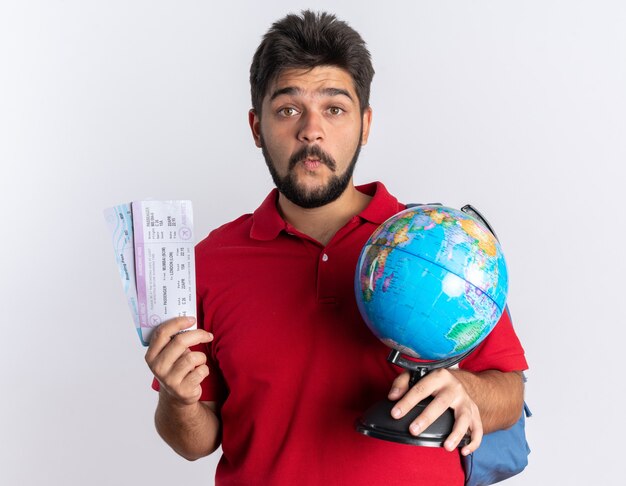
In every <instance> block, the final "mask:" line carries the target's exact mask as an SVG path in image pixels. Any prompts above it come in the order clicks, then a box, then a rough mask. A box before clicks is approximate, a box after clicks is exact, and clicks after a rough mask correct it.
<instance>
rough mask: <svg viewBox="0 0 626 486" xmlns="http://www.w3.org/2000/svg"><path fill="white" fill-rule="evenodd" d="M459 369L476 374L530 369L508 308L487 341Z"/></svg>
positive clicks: (461, 363)
mask: <svg viewBox="0 0 626 486" xmlns="http://www.w3.org/2000/svg"><path fill="white" fill-rule="evenodd" d="M459 368H461V369H464V370H467V371H474V372H478V371H485V370H498V371H503V372H508V371H524V370H527V369H528V363H527V362H526V357H525V355H524V349H523V348H522V345H521V343H520V341H519V338H518V337H517V334H515V330H514V329H513V323H512V322H511V315H510V313H509V309H508V307H507V308H506V309H505V311H504V312H503V313H502V317H500V320H499V321H498V323H497V324H496V326H495V327H494V328H493V330H492V331H491V333H489V335H488V336H487V337H486V338H485V340H484V341H483V342H482V343H480V344H479V345H478V347H477V348H476V349H475V350H474V352H473V353H471V354H470V355H469V356H468V357H467V358H465V359H464V360H463V361H461V362H460V363H459Z"/></svg>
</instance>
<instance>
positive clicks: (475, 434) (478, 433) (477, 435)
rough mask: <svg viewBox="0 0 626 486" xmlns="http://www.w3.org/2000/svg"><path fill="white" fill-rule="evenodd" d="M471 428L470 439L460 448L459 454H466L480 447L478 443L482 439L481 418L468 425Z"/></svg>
mask: <svg viewBox="0 0 626 486" xmlns="http://www.w3.org/2000/svg"><path fill="white" fill-rule="evenodd" d="M470 429H471V440H470V443H469V444H467V445H466V446H465V447H463V448H462V449H461V454H463V455H464V456H467V455H469V454H471V453H472V452H474V451H475V450H476V449H478V447H480V443H481V442H482V440H483V424H482V421H481V420H478V423H474V424H473V425H471V426H470Z"/></svg>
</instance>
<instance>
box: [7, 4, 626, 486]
mask: <svg viewBox="0 0 626 486" xmlns="http://www.w3.org/2000/svg"><path fill="white" fill-rule="evenodd" d="M409 3H410V4H411V6H409ZM625 5H626V4H625V3H623V2H620V1H619V0H615V1H602V0H595V1H591V0H590V1H575V0H568V1H566V0H563V1H557V0H541V1H538V0H527V1H523V2H522V1H517V2H515V1H505V0H501V1H495V0H493V1H473V2H464V1H438V2H435V1H431V2H424V1H419V2H392V1H385V2H380V1H375V2H374V1H371V2H365V3H362V2H359V1H357V0H352V1H346V2H329V1H319V2H315V8H319V9H323V8H328V9H331V10H333V11H335V12H336V13H337V14H338V15H339V16H340V17H341V18H343V19H345V20H348V21H349V22H350V23H351V24H352V25H353V26H354V27H355V28H356V29H357V30H359V31H360V32H361V33H362V35H363V36H364V38H365V39H366V40H367V42H368V44H369V46H370V49H371V51H372V54H373V57H374V63H375V67H376V71H377V73H376V76H375V79H374V84H373V92H372V100H371V101H372V105H373V108H374V114H375V118H374V125H373V132H372V135H371V137H370V143H369V145H368V146H367V147H366V149H365V150H364V151H363V153H362V157H361V160H360V162H359V166H358V169H357V173H356V179H357V182H366V181H369V180H372V179H381V180H383V181H385V183H386V184H387V186H388V187H389V188H390V190H391V191H392V192H394V193H396V194H397V195H398V196H399V197H400V198H401V199H402V200H404V201H414V202H426V201H434V200H437V201H443V202H446V203H448V204H449V205H457V206H458V205H461V204H463V203H466V202H472V203H474V204H475V205H476V206H478V207H479V208H480V209H481V210H483V212H484V213H485V214H486V215H487V216H488V218H489V219H490V221H491V222H492V223H493V225H494V226H495V228H496V230H497V232H498V234H499V235H500V237H501V240H502V242H503V246H504V249H505V253H506V255H507V258H508V262H509V267H510V275H511V293H510V305H511V308H512V312H513V316H514V318H515V322H516V326H517V331H518V333H519V335H520V337H521V338H522V340H523V344H524V346H525V348H526V352H527V356H528V359H529V361H530V364H531V367H532V368H531V371H530V372H529V378H530V381H529V383H528V388H527V399H528V402H529V403H530V405H531V407H532V408H533V410H534V412H535V416H534V418H533V419H532V420H530V421H529V424H528V435H529V438H530V442H531V446H532V449H533V453H532V455H531V458H530V466H529V468H528V469H527V471H525V472H524V473H523V474H522V475H521V476H519V477H518V478H515V479H513V480H510V481H509V482H508V483H507V484H511V485H515V484H520V485H521V484H531V485H562V484H568V485H589V484H602V485H613V484H621V482H620V480H619V479H618V478H619V477H620V475H621V473H622V469H623V467H621V465H622V463H623V452H622V442H623V432H624V424H623V413H622V408H623V407H622V406H621V401H620V398H621V395H623V391H624V385H623V379H621V375H622V373H621V372H620V371H621V370H620V364H621V361H622V360H621V359H620V358H621V356H620V354H621V353H622V351H623V349H624V348H623V343H624V342H625V341H626V335H625V331H624V328H625V324H626V322H625V318H624V312H623V310H622V309H623V302H624V291H625V290H626V286H625V284H624V278H625V277H624V275H626V263H625V262H626V259H625V258H624V240H625V237H626V231H625V230H624V224H623V219H624V216H623V210H624V196H623V194H624V193H623V189H622V187H621V186H623V182H624V180H625V177H624V171H623V165H624V163H625V162H626V88H625V87H626V28H625V27H624V26H626V6H625ZM306 6H307V5H306V4H305V3H300V4H297V3H296V2H289V1H272V2H252V1H250V2H241V1H230V2H225V3H224V4H220V5H217V4H215V3H214V2H208V1H207V2H200V1H183V2H173V1H172V2H167V1H162V0H151V1H149V0H145V1H106V2H105V1H100V2H97V1H60V0H57V1H52V0H51V1H40V2H35V1H17V0H16V1H6V0H5V1H2V2H1V3H0V162H1V164H2V165H1V167H2V172H1V174H2V175H1V178H0V195H1V197H2V206H3V207H4V210H3V214H2V220H1V223H0V224H1V227H2V237H1V243H0V245H1V250H2V252H1V255H2V260H1V261H2V264H1V269H2V278H1V279H0V286H1V287H0V290H1V291H0V299H1V305H2V307H1V308H2V311H1V315H2V338H1V339H0V364H1V366H0V437H1V439H0V483H1V484H3V485H4V484H6V485H43V484H46V485H47V484H53V485H80V484H90V485H105V484H106V485H108V484H111V485H126V484H128V485H130V484H149V485H154V486H156V485H170V484H192V482H193V484H212V478H213V473H214V467H215V464H216V461H217V457H211V458H209V459H207V460H203V461H199V462H197V463H193V464H189V463H187V462H185V461H184V460H182V459H179V458H177V457H176V456H175V455H174V454H173V453H172V452H171V451H170V450H169V449H168V448H167V447H166V446H165V445H164V444H162V443H161V442H160V440H159V439H158V437H157V435H156V433H155V432H154V431H153V427H152V414H153V409H154V405H155V398H156V397H155V394H154V393H153V392H152V391H151V390H150V389H149V384H150V373H149V371H148V369H147V367H146V366H145V364H144V361H143V353H144V350H143V349H142V348H141V347H140V345H139V342H138V339H137V336H136V335H135V332H134V329H133V326H132V323H131V320H130V317H129V313H128V310H127V308H126V304H125V301H124V298H123V295H122V291H121V287H120V283H119V281H118V277H117V275H116V270H115V266H114V263H113V255H112V251H111V248H110V243H109V238H108V235H107V232H106V229H105V225H104V222H103V218H102V213H101V212H102V209H103V208H105V207H107V206H109V205H112V204H115V203H119V202H123V201H129V200H131V199H138V198H144V197H154V198H190V199H192V200H193V201H194V204H195V212H196V224H197V228H198V230H199V232H200V233H203V234H206V233H207V232H208V231H209V230H210V229H211V228H212V227H215V226H216V225H218V224H221V223H222V222H225V221H227V220H230V219H233V218H234V217H236V216H238V215H239V214H241V213H243V212H249V211H251V210H253V209H254V208H256V206H257V205H258V203H259V202H260V201H261V199H262V198H263V196H264V195H265V194H266V193H267V191H268V190H269V189H270V188H271V180H270V178H269V176H268V175H267V174H266V169H265V166H264V163H263V161H262V158H261V155H260V153H259V152H258V150H257V149H256V148H255V147H254V145H253V143H252V140H251V138H250V135H249V131H248V127H247V110H248V108H249V104H250V103H249V94H248V93H249V92H248V84H247V75H248V74H247V73H248V67H249V62H250V59H251V57H252V54H253V52H254V49H255V48H256V45H257V44H258V41H259V40H260V37H261V35H262V34H263V32H264V31H265V30H266V29H267V27H268V26H269V25H270V23H271V22H272V21H273V20H275V19H277V18H279V17H281V16H282V15H284V14H285V13H286V12H288V11H298V10H299V9H300V8H301V7H306ZM619 391H621V392H622V393H621V394H618V392H619Z"/></svg>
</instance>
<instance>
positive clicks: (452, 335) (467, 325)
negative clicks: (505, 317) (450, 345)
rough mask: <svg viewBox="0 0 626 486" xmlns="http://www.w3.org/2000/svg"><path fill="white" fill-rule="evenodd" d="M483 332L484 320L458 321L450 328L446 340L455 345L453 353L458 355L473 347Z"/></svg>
mask: <svg viewBox="0 0 626 486" xmlns="http://www.w3.org/2000/svg"><path fill="white" fill-rule="evenodd" d="M484 330H485V321H484V319H475V320H471V321H459V322H456V323H454V325H453V326H452V327H451V328H450V331H449V332H448V333H447V334H446V338H448V339H450V340H451V341H453V342H454V343H455V346H454V351H453V352H455V353H459V352H463V351H465V350H467V349H470V348H471V347H473V346H474V344H475V343H476V341H477V340H478V338H479V337H480V335H481V334H482V333H483V331H484Z"/></svg>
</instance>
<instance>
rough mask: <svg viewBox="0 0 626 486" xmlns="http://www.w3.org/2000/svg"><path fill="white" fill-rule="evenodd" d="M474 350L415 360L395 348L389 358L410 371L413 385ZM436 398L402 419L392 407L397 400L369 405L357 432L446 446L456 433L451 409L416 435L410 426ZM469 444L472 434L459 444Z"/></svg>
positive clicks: (384, 437) (358, 422) (430, 398)
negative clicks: (453, 430) (447, 441)
mask: <svg viewBox="0 0 626 486" xmlns="http://www.w3.org/2000/svg"><path fill="white" fill-rule="evenodd" d="M473 350H474V349H470V350H469V351H466V352H465V353H462V354H461V355H459V356H454V357H452V358H448V359H444V360H439V361H429V362H416V361H411V360H409V359H407V358H405V357H403V356H402V355H401V354H400V352H399V351H397V350H392V351H391V353H389V356H388V357H387V361H389V362H390V363H393V364H395V365H397V366H400V367H401V368H404V369H405V370H408V371H409V372H410V379H409V388H410V387H412V386H413V385H415V384H416V383H417V382H418V381H419V380H421V379H422V378H423V377H424V376H426V375H427V374H428V373H429V372H431V371H433V370H436V369H439V368H448V367H450V366H454V365H455V364H457V363H458V362H459V361H461V360H462V359H463V358H465V357H466V356H468V355H469V354H470V353H471V352H472V351H473ZM432 400H433V398H432V397H428V398H425V399H424V400H422V401H421V402H420V403H418V404H417V405H416V406H415V407H413V408H412V409H411V410H410V411H409V412H408V413H407V414H406V415H405V416H404V417H402V418H400V419H395V418H393V417H392V416H391V409H392V408H393V406H394V405H395V404H396V402H397V401H391V400H388V399H387V400H383V401H380V402H378V403H376V404H374V405H373V406H372V407H371V408H369V409H368V410H367V412H365V414H364V415H363V417H362V418H360V419H359V420H357V423H356V425H355V427H356V430H357V432H360V433H361V434H364V435H367V436H369V437H374V438H376V439H382V440H387V441H391V442H399V443H401V444H411V445H418V446H426V447H443V443H444V442H445V440H446V438H447V437H448V436H449V435H450V432H452V427H453V425H454V413H453V412H452V410H451V409H448V410H446V411H445V412H444V413H443V414H442V415H441V416H439V417H438V418H437V420H435V421H434V422H433V423H432V424H431V425H429V426H428V427H427V428H426V430H424V431H423V432H422V433H421V434H419V435H417V436H416V435H411V433H410V432H409V426H410V425H411V423H412V422H413V421H414V420H415V419H416V418H417V417H418V416H419V415H420V414H421V413H422V412H423V411H424V409H425V408H426V407H427V406H428V404H429V403H430V402H431V401H432ZM469 443H470V437H469V435H465V437H463V439H462V440H461V442H460V443H459V447H463V446H465V445H467V444H469Z"/></svg>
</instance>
